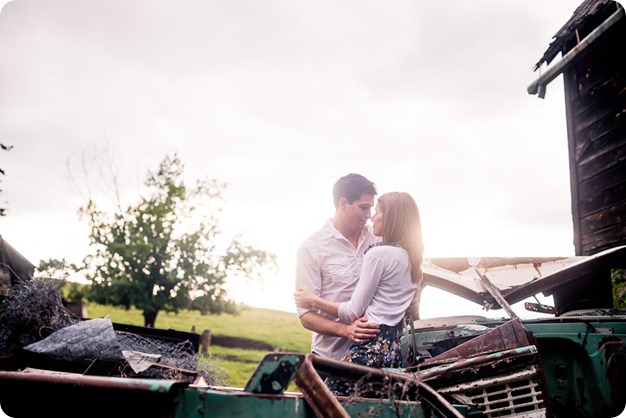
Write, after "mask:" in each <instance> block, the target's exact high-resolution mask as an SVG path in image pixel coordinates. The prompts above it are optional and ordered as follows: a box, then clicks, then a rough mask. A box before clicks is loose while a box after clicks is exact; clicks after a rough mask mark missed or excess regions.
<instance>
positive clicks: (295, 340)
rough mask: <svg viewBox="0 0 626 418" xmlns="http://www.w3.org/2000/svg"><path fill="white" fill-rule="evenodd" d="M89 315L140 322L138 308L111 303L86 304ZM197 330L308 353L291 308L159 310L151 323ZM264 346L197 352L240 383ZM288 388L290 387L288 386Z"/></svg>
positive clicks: (262, 353)
mask: <svg viewBox="0 0 626 418" xmlns="http://www.w3.org/2000/svg"><path fill="white" fill-rule="evenodd" d="M87 316H88V317H89V318H102V317H105V316H108V317H109V318H110V319H111V321H113V322H117V323H121V324H128V325H138V326H143V316H142V315H141V311H139V310H136V309H130V310H128V311H127V310H124V309H120V308H116V307H112V306H108V305H107V306H104V305H97V304H93V303H88V304H87ZM194 326H195V330H196V332H197V333H199V334H202V332H203V331H204V330H210V331H211V335H212V336H213V338H215V337H220V336H221V337H235V338H245V339H249V340H253V341H259V342H263V343H266V344H269V345H271V346H272V347H274V349H275V350H279V351H288V352H296V353H302V354H304V353H308V352H309V351H310V348H311V333H310V332H309V331H307V330H306V329H304V328H303V327H302V325H301V324H300V321H299V320H298V316H297V315H296V313H293V312H284V311H274V310H270V309H260V308H250V307H245V308H243V309H242V310H241V313H240V314H239V315H225V314H222V315H205V316H203V315H200V313H199V312H197V311H181V312H179V313H178V314H172V313H166V312H159V315H158V317H157V319H156V323H155V327H156V328H160V329H173V330H177V331H185V332H189V331H191V329H192V327H194ZM267 353H268V351H267V350H249V349H242V348H228V347H221V346H219V345H215V344H212V345H211V346H210V347H209V350H208V352H207V353H206V354H205V355H204V354H203V355H201V356H200V359H201V361H202V362H210V363H211V364H213V365H215V366H217V367H220V368H221V369H223V370H224V371H225V373H226V374H227V381H228V386H231V387H244V386H245V385H246V382H247V381H248V379H249V378H250V376H251V375H252V373H253V372H254V370H255V369H256V366H257V364H258V363H259V361H260V360H261V359H262V358H263V357H264V356H265V355H266V354H267ZM290 390H291V389H290Z"/></svg>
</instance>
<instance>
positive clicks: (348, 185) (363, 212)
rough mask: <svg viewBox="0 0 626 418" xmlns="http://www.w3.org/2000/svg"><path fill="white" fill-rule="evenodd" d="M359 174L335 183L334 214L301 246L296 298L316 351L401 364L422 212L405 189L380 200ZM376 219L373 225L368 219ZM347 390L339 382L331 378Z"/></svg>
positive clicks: (418, 262) (416, 277) (414, 299)
mask: <svg viewBox="0 0 626 418" xmlns="http://www.w3.org/2000/svg"><path fill="white" fill-rule="evenodd" d="M376 195H377V191H376V186H375V184H374V183H373V182H371V181H370V180H368V179H367V178H365V177H363V176H361V175H359V174H348V175H346V176H344V177H341V178H340V179H339V180H337V182H336V183H335V185H334V187H333V202H334V205H335V215H334V217H333V218H332V219H329V220H328V221H327V222H326V223H325V224H324V226H323V227H322V228H321V229H320V230H318V231H316V232H315V233H314V234H313V235H311V236H310V237H309V238H307V239H306V240H305V241H304V242H303V243H302V244H301V246H300V247H299V249H298V254H297V263H296V292H295V294H294V299H295V303H296V306H297V307H298V315H299V317H300V322H301V323H302V325H303V326H304V327H305V328H307V329H308V330H311V331H312V332H313V339H312V343H311V351H312V352H313V353H314V354H317V355H320V356H326V357H330V358H334V359H337V360H343V361H347V362H350V363H355V364H361V365H365V366H370V367H378V368H383V367H400V365H401V363H402V352H401V348H400V337H401V336H402V330H403V326H404V318H405V317H406V316H407V315H414V316H416V315H417V312H418V307H419V305H418V301H419V292H420V284H421V281H422V259H423V253H424V244H423V240H422V228H421V222H420V215H419V210H418V208H417V204H416V203H415V200H414V199H413V198H412V197H411V196H410V195H409V194H408V193H404V192H391V193H385V194H383V195H381V196H380V197H378V201H377V202H376V205H375V209H374V215H373V216H372V208H374V203H375V202H374V201H375V199H376ZM369 219H371V221H372V223H371V225H370V224H368V223H367V221H368V220H369ZM326 384H327V385H328V387H329V388H330V389H331V392H333V393H334V394H335V395H349V394H350V387H349V386H347V385H345V384H344V383H342V382H341V381H336V380H333V381H330V380H329V381H327V382H326Z"/></svg>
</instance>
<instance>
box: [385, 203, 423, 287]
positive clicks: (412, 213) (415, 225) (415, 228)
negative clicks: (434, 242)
mask: <svg viewBox="0 0 626 418" xmlns="http://www.w3.org/2000/svg"><path fill="white" fill-rule="evenodd" d="M376 210H381V211H382V215H383V222H382V223H383V227H382V240H383V242H389V243H392V244H396V245H399V246H400V247H402V248H404V249H405V250H406V252H407V253H408V254H409V261H410V262H411V279H412V280H413V283H417V284H418V285H421V283H422V276H423V275H422V261H423V259H424V241H423V239H422V224H421V221H420V213H419V209H418V208H417V203H415V200H413V198H412V197H411V195H410V194H408V193H405V192H390V193H385V194H383V195H382V196H380V197H379V198H378V204H377V208H376Z"/></svg>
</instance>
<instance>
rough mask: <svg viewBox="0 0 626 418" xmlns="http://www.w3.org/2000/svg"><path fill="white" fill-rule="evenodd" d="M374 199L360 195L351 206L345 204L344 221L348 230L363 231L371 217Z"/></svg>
mask: <svg viewBox="0 0 626 418" xmlns="http://www.w3.org/2000/svg"><path fill="white" fill-rule="evenodd" d="M374 197H375V196H374V195H370V194H362V195H361V197H360V198H358V199H357V200H355V201H354V202H352V204H350V203H348V202H347V201H346V202H345V221H346V224H347V225H348V227H349V228H351V229H353V230H359V231H360V230H361V229H363V227H364V226H365V223H366V222H367V220H368V219H370V218H371V217H372V208H373V207H374Z"/></svg>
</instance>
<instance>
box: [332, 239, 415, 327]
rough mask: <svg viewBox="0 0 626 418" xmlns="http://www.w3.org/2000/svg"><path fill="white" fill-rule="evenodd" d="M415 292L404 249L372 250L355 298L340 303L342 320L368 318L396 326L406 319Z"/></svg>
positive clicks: (370, 320) (362, 270)
mask: <svg viewBox="0 0 626 418" xmlns="http://www.w3.org/2000/svg"><path fill="white" fill-rule="evenodd" d="M416 289H417V284H415V283H413V282H412V281H411V266H410V264H409V257H408V254H407V252H406V251H405V250H404V249H403V248H400V247H395V246H392V245H379V246H377V247H372V248H370V249H369V250H368V251H367V252H366V253H365V255H364V256H363V265H362V267H361V276H360V278H359V281H358V283H357V285H356V289H355V290H354V293H353V294H352V297H351V298H350V300H349V301H347V302H342V303H340V304H339V317H340V318H341V319H345V320H347V321H350V322H352V321H354V320H356V319H357V318H360V317H361V316H366V317H367V318H368V322H373V323H375V324H379V325H381V324H385V325H390V326H393V325H396V324H398V323H399V322H400V321H402V319H403V318H404V315H405V312H406V310H407V308H408V307H409V305H410V303H411V300H412V299H413V296H414V295H415V290H416Z"/></svg>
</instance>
